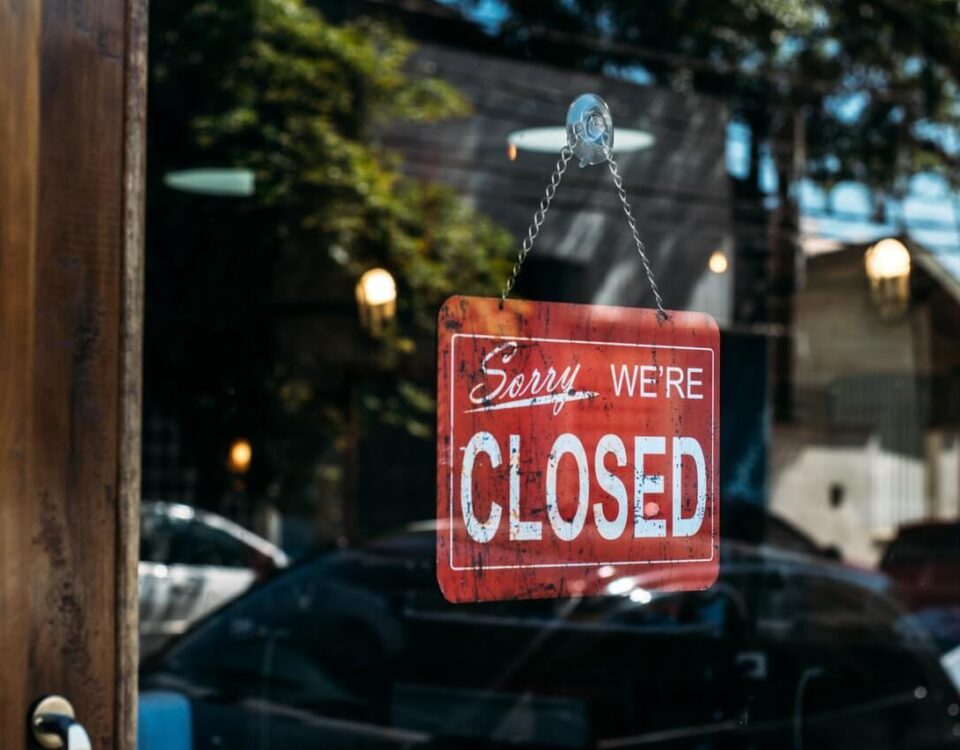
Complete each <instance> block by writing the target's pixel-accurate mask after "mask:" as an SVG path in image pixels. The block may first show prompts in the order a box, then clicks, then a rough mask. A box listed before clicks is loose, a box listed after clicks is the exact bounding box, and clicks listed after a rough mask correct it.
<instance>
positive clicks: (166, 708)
mask: <svg viewBox="0 0 960 750" xmlns="http://www.w3.org/2000/svg"><path fill="white" fill-rule="evenodd" d="M191 725H192V721H191V712H190V701H188V700H187V699H186V698H185V697H184V696H182V695H180V694H179V693H171V692H161V691H149V692H146V693H141V694H140V701H139V715H138V719H137V750H193V727H192V726H191Z"/></svg>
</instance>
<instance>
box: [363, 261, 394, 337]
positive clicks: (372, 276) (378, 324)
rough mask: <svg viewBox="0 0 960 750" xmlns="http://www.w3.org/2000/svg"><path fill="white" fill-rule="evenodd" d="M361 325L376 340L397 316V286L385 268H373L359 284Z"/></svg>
mask: <svg viewBox="0 0 960 750" xmlns="http://www.w3.org/2000/svg"><path fill="white" fill-rule="evenodd" d="M356 294H357V307H358V309H359V312H360V325H362V326H363V328H364V329H365V330H366V331H367V333H369V334H370V335H371V336H373V337H374V338H379V337H380V336H382V335H383V334H384V333H385V332H386V330H387V326H389V325H390V323H391V321H392V320H393V319H394V317H396V314H397V284H396V282H395V281H394V280H393V276H391V275H390V272H389V271H387V270H386V269H384V268H371V269H370V270H369V271H367V272H366V273H364V274H363V276H361V277H360V280H359V281H358V282H357V288H356Z"/></svg>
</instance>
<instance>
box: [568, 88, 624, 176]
mask: <svg viewBox="0 0 960 750" xmlns="http://www.w3.org/2000/svg"><path fill="white" fill-rule="evenodd" d="M567 145H568V146H569V147H570V150H571V151H573V155H574V156H576V157H577V159H579V160H580V166H581V167H585V166H587V165H588V164H603V162H605V161H607V159H609V158H610V154H611V152H612V151H613V118H612V117H611V116H610V107H608V106H607V103H606V102H605V101H604V100H603V99H601V98H600V97H599V96H597V95H596V94H581V95H580V96H578V97H577V98H576V99H574V101H573V104H571V105H570V109H568V110H567Z"/></svg>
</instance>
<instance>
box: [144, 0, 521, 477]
mask: <svg viewBox="0 0 960 750" xmlns="http://www.w3.org/2000/svg"><path fill="white" fill-rule="evenodd" d="M150 33H151V38H150V67H149V70H150V89H149V105H148V106H149V122H150V132H149V134H148V165H149V185H148V211H147V221H148V227H147V253H148V263H147V266H148V271H147V339H146V340H147V351H146V373H147V379H146V399H147V407H148V409H149V408H150V407H151V405H153V406H154V407H156V408H163V409H164V410H166V411H171V410H174V411H177V412H180V416H181V422H182V423H183V424H184V429H185V430H186V431H188V432H190V433H191V434H192V435H194V436H195V440H196V441H197V443H199V445H198V447H197V452H198V453H203V454H211V455H213V454H215V453H216V450H215V447H214V444H215V443H216V442H217V441H222V440H223V439H224V438H225V437H226V436H229V435H235V434H247V435H250V436H252V437H254V439H255V440H259V443H258V446H259V447H260V448H262V447H265V450H259V453H258V456H261V457H263V456H272V467H270V469H269V471H267V474H268V475H269V478H268V480H265V481H273V477H277V476H280V477H283V476H284V475H285V474H289V473H290V472H293V471H301V472H302V471H303V469H307V471H306V473H307V474H309V466H310V465H311V462H312V461H316V455H314V454H311V455H312V458H310V457H307V456H305V455H300V454H302V453H303V446H304V445H307V444H310V445H313V446H314V447H313V451H314V452H316V451H317V450H320V448H318V447H317V445H320V444H324V443H325V444H326V445H327V450H328V455H327V459H325V460H329V451H330V450H332V451H336V450H337V449H338V446H342V444H343V438H342V436H343V434H344V431H345V430H346V429H347V424H348V422H349V420H348V419H347V418H346V416H345V410H346V409H347V403H348V401H349V399H348V398H346V397H345V396H344V390H343V389H344V387H347V386H352V385H353V381H355V380H357V379H358V374H359V376H360V377H362V376H363V373H370V372H379V373H381V375H382V377H383V380H384V381H386V382H388V383H392V384H393V385H392V387H393V389H394V391H395V393H394V395H393V396H390V397H389V398H386V399H385V400H384V404H385V407H384V414H383V418H384V419H386V420H392V423H393V424H405V425H407V426H408V432H410V433H412V434H414V435H417V436H425V435H426V434H429V429H426V426H428V425H429V424H430V423H431V422H432V414H427V410H425V408H424V404H425V403H426V404H429V399H430V398H431V397H430V395H429V394H430V387H429V383H430V381H431V380H432V368H430V372H429V373H428V374H427V375H426V376H425V374H424V367H423V365H422V362H423V361H424V359H425V355H427V356H428V353H429V351H431V350H432V348H433V329H434V326H435V314H436V309H437V307H438V306H439V304H440V303H441V302H442V300H443V299H444V298H445V297H446V296H448V295H450V294H452V293H455V292H458V293H470V292H474V293H476V292H480V293H487V294H489V293H493V292H495V290H496V289H497V288H498V285H499V283H500V281H501V280H502V279H503V277H504V276H505V274H506V271H507V269H508V261H507V258H508V256H509V255H510V245H511V240H510V238H509V236H508V235H507V234H506V233H505V232H504V231H503V230H502V229H500V228H498V227H497V226H496V225H495V224H493V223H492V222H491V221H490V220H489V219H487V218H485V217H483V216H481V215H479V214H478V213H477V212H476V211H475V210H474V209H472V208H471V207H470V206H469V205H468V204H467V203H466V202H465V201H463V200H462V199H460V198H459V197H458V196H457V195H456V194H455V193H454V192H453V191H452V190H451V189H449V188H447V187H444V186H442V185H436V184H431V183H427V182H423V181H419V180H416V179H412V178H410V177H408V176H406V175H405V174H404V173H403V171H402V167H403V165H402V161H401V159H400V157H399V156H398V155H397V154H395V153H393V152H391V151H390V150H389V149H387V148H385V147H384V146H383V145H382V143H381V142H382V137H383V134H384V132H385V128H386V127H387V126H388V125H390V124H391V123H393V122H396V121H399V120H403V121H409V122H417V123H430V122H433V121H436V120H438V119H441V118H450V117H458V116H463V115H466V114H468V113H469V112H470V111H471V107H470V103H469V102H468V101H466V100H465V99H464V97H463V96H462V95H460V93H458V92H457V91H456V90H455V89H454V88H452V87H451V86H450V85H448V84H447V83H445V82H444V81H442V80H440V79H438V78H435V77H430V76H425V75H420V74H419V73H418V71H417V70H416V67H415V66H414V65H413V64H411V55H412V54H413V53H414V46H413V45H412V43H411V42H410V41H409V40H407V39H406V38H404V37H403V36H402V35H401V34H399V33H398V32H397V31H396V30H394V29H392V28H390V27H388V26H387V25H384V24H383V23H377V22H373V21H365V20H364V21H358V22H354V23H348V24H344V25H334V24H331V23H328V22H327V21H326V20H325V19H324V18H323V17H322V16H321V15H320V14H319V13H318V12H317V11H316V10H315V9H312V8H310V7H309V6H307V5H305V4H304V2H302V0H164V2H160V3H155V4H154V5H153V7H152V13H151V30H150ZM204 166H215V167H242V168H248V169H250V170H252V171H253V172H254V174H255V180H256V191H255V195H254V196H253V197H252V198H248V199H239V200H238V199H228V198H211V197H203V196H196V195H184V194H182V193H177V192H175V191H172V190H170V189H169V188H167V187H166V186H165V185H164V184H163V176H164V174H166V173H167V172H169V171H171V170H175V169H183V168H196V167H204ZM374 265H380V266H384V267H386V268H388V269H389V270H390V271H391V272H392V273H393V274H394V276H395V277H396V280H397V285H398V292H399V298H398V310H399V315H398V321H397V326H396V329H395V330H394V331H393V334H392V336H391V337H389V338H388V339H387V340H386V341H383V342H374V341H370V340H369V339H368V338H367V337H366V336H365V335H364V334H363V332H362V331H361V330H360V328H359V324H358V321H357V315H356V313H355V312H354V311H353V305H354V302H353V286H354V284H355V283H356V281H357V278H358V277H359V275H360V274H361V273H362V272H363V271H364V270H366V269H367V268H369V267H371V266H374ZM290 298H294V301H296V300H297V299H300V298H306V299H309V300H312V301H315V304H316V305H317V306H318V309H317V310H316V311H315V312H312V313H310V314H311V315H312V316H313V318H312V319H313V320H315V321H317V324H318V325H321V326H323V327H322V328H321V330H324V331H325V334H324V336H325V338H324V339H323V340H320V341H317V340H314V341H308V340H303V339H301V340H300V343H299V344H294V345H291V344H289V343H287V344H285V345H281V344H279V343H278V331H281V334H279V335H283V334H282V331H286V330H289V329H290V326H287V327H284V326H285V324H284V323H283V322H282V319H281V318H278V317H277V316H278V312H277V310H278V309H281V310H282V309H283V305H284V304H286V303H287V300H289V299H290ZM311 304H313V302H312V303H311ZM278 306H279V308H278ZM281 314H282V313H281ZM324 321H330V323H329V325H325V326H324V325H323V322H324ZM345 321H346V322H345ZM295 327H296V326H293V328H295ZM301 335H302V334H301ZM308 343H309V344H310V346H309V347H308V346H307V344H308ZM310 347H313V348H316V349H317V350H319V349H329V350H332V351H338V352H341V353H342V356H341V357H340V359H338V360H337V361H336V362H333V363H331V362H329V361H327V362H323V363H320V364H317V356H316V352H313V351H310V352H307V351H303V350H304V349H306V348H310ZM291 351H292V354H291ZM418 362H419V363H420V364H418ZM321 375H322V377H321ZM424 399H427V401H425V400H424ZM308 452H309V451H308ZM294 464H296V465H297V466H294ZM259 465H260V466H261V467H263V461H262V460H261V462H260V464H259ZM221 468H222V467H221V466H220V465H219V463H218V464H217V465H212V466H211V467H209V470H208V472H207V473H208V474H216V473H217V472H220V471H221ZM203 471H204V467H201V473H203ZM251 481H252V482H254V484H256V477H251ZM304 481H306V482H308V483H309V481H311V480H310V479H309V477H308V478H307V479H306V480H304ZM287 489H289V487H286V488H285V491H286V490H287Z"/></svg>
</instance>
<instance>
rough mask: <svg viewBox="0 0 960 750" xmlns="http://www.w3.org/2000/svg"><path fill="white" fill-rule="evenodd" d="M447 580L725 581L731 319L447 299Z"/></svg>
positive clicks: (536, 587) (486, 590) (470, 596)
mask: <svg viewBox="0 0 960 750" xmlns="http://www.w3.org/2000/svg"><path fill="white" fill-rule="evenodd" d="M438 322H439V329H438V330H439V343H438V373H437V387H438V410H437V414H438V424H437V427H438V430H437V432H438V436H437V490H438V491H437V519H438V528H437V579H438V581H439V584H440V587H441V589H442V591H443V593H444V596H445V597H446V598H447V599H448V600H450V601H453V602H472V601H485V600H496V599H518V598H524V599H525V598H542V597H559V596H572V595H590V594H597V593H602V592H604V591H605V590H607V587H608V586H609V585H610V582H611V581H616V580H621V579H623V578H624V577H625V576H628V577H632V580H633V584H634V585H635V586H636V587H642V589H647V590H657V589H669V590H678V589H684V590H686V589H702V588H706V587H708V586H710V585H711V584H712V583H713V582H714V580H716V577H717V570H718V564H719V559H718V554H719V520H720V519H719V509H718V503H717V500H718V492H717V486H718V477H717V459H718V446H719V427H720V424H719V366H720V361H719V331H718V328H717V325H716V323H715V322H714V320H713V319H712V318H711V317H710V316H709V315H705V314H701V313H688V312H671V313H669V314H668V318H667V319H666V320H661V319H659V318H658V317H657V313H656V311H652V310H639V309H632V308H619V307H602V306H592V305H569V304H558V303H544V302H525V301H514V300H508V301H506V303H504V304H503V305H502V307H501V302H500V300H499V299H485V298H474V297H452V298H450V299H449V300H447V302H446V303H445V304H444V306H443V308H442V309H441V311H440V315H439V321H438Z"/></svg>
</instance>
